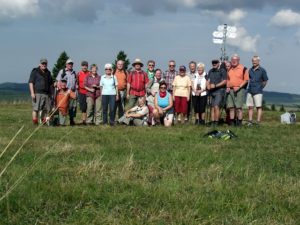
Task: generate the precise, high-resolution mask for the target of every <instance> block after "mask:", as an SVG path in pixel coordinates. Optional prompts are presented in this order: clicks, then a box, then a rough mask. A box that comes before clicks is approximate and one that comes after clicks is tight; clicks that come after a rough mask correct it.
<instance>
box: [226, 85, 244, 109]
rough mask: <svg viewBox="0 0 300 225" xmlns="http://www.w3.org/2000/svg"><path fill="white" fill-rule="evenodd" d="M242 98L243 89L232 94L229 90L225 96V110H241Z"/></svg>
mask: <svg viewBox="0 0 300 225" xmlns="http://www.w3.org/2000/svg"><path fill="white" fill-rule="evenodd" d="M244 96H245V89H240V90H239V91H238V92H234V91H233V90H232V89H230V92H229V93H228V94H227V100H226V106H227V108H237V109H240V108H242V107H243V103H244Z"/></svg>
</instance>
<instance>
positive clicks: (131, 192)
mask: <svg viewBox="0 0 300 225" xmlns="http://www.w3.org/2000/svg"><path fill="white" fill-rule="evenodd" d="M279 115H280V113H279V112H266V113H265V115H264V120H265V121H264V123H262V125H261V126H260V127H241V128H230V129H231V130H232V131H234V132H235V133H236V134H237V135H238V138H236V139H232V140H228V141H223V140H214V139H208V138H203V135H204V134H205V133H206V132H208V131H210V130H211V128H209V127H198V126H194V125H192V124H190V125H176V126H174V127H172V128H169V129H167V128H164V127H149V128H145V127H144V128H143V127H142V128H138V127H124V126H116V127H103V126H99V127H90V126H88V127H84V126H74V127H46V126H44V127H42V128H41V129H40V130H38V132H36V133H35V134H34V135H33V137H32V138H31V139H30V140H29V141H28V143H27V144H25V146H24V147H23V148H22V150H21V152H20V154H19V155H18V156H17V157H16V158H15V160H14V161H13V162H12V164H11V165H10V166H9V167H8V168H7V170H6V171H5V173H3V176H2V177H0V197H1V196H3V195H5V194H6V193H8V190H10V188H11V187H12V185H13V184H14V183H15V182H16V181H17V180H18V178H19V177H20V176H22V174H24V176H23V178H24V179H23V180H22V181H21V182H20V183H18V185H16V186H14V187H15V188H14V189H13V190H12V192H10V193H9V194H8V195H7V197H6V198H3V200H1V201H0V224H1V225H2V224H78V225H79V224H122V225H123V224H124V225H126V224H161V225H163V224H187V225H194V224H195V225H196V224H203V225H204V224H205V225H208V224H230V225H235V224H252V225H258V224H263V225H276V224H287V225H288V224H290V225H292V224H295V225H296V224H300V207H299V206H300V179H299V175H300V145H299V141H300V126H299V124H297V125H292V126H288V125H281V124H280V123H279ZM30 116H31V107H30V105H29V104H15V105H13V104H0V153H1V152H2V151H3V149H4V148H5V146H6V145H7V144H8V143H9V141H10V140H11V139H12V137H13V136H14V135H15V133H16V132H17V131H18V130H19V129H20V128H21V127H22V126H23V125H25V127H24V129H23V130H22V132H21V134H20V135H19V136H18V137H17V138H16V140H15V142H14V143H13V144H12V145H11V147H10V148H9V149H8V150H7V152H6V153H5V154H4V155H3V157H1V159H0V170H1V171H2V170H3V168H5V165H6V163H7V162H8V161H9V160H10V159H11V157H12V156H13V154H14V153H15V152H16V151H17V149H18V148H19V147H20V146H21V144H22V143H23V141H24V140H25V139H26V138H27V137H28V136H29V135H30V134H31V133H32V132H33V130H34V129H35V127H34V126H33V125H32V124H31V120H30ZM218 129H221V130H226V129H228V127H227V126H223V127H220V128H218ZM41 156H42V158H39V157H41ZM37 160H38V161H37ZM32 165H33V166H32ZM27 170H29V172H28V173H27Z"/></svg>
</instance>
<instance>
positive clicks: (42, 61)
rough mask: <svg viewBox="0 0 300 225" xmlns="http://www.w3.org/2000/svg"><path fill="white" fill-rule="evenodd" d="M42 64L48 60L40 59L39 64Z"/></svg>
mask: <svg viewBox="0 0 300 225" xmlns="http://www.w3.org/2000/svg"><path fill="white" fill-rule="evenodd" d="M42 63H48V60H47V59H46V58H42V59H40V64H42Z"/></svg>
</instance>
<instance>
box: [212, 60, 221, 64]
mask: <svg viewBox="0 0 300 225" xmlns="http://www.w3.org/2000/svg"><path fill="white" fill-rule="evenodd" d="M218 63H220V60H218V59H213V60H212V61H211V64H218Z"/></svg>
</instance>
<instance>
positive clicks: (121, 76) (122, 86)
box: [114, 60, 127, 118]
mask: <svg viewBox="0 0 300 225" xmlns="http://www.w3.org/2000/svg"><path fill="white" fill-rule="evenodd" d="M114 75H115V76H116V78H117V81H118V92H119V99H118V100H117V101H116V105H115V115H117V114H116V112H117V109H118V118H121V117H122V116H123V115H124V110H125V100H126V85H127V72H126V71H125V69H124V61H123V60H119V61H118V62H117V65H116V70H115V71H114Z"/></svg>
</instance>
